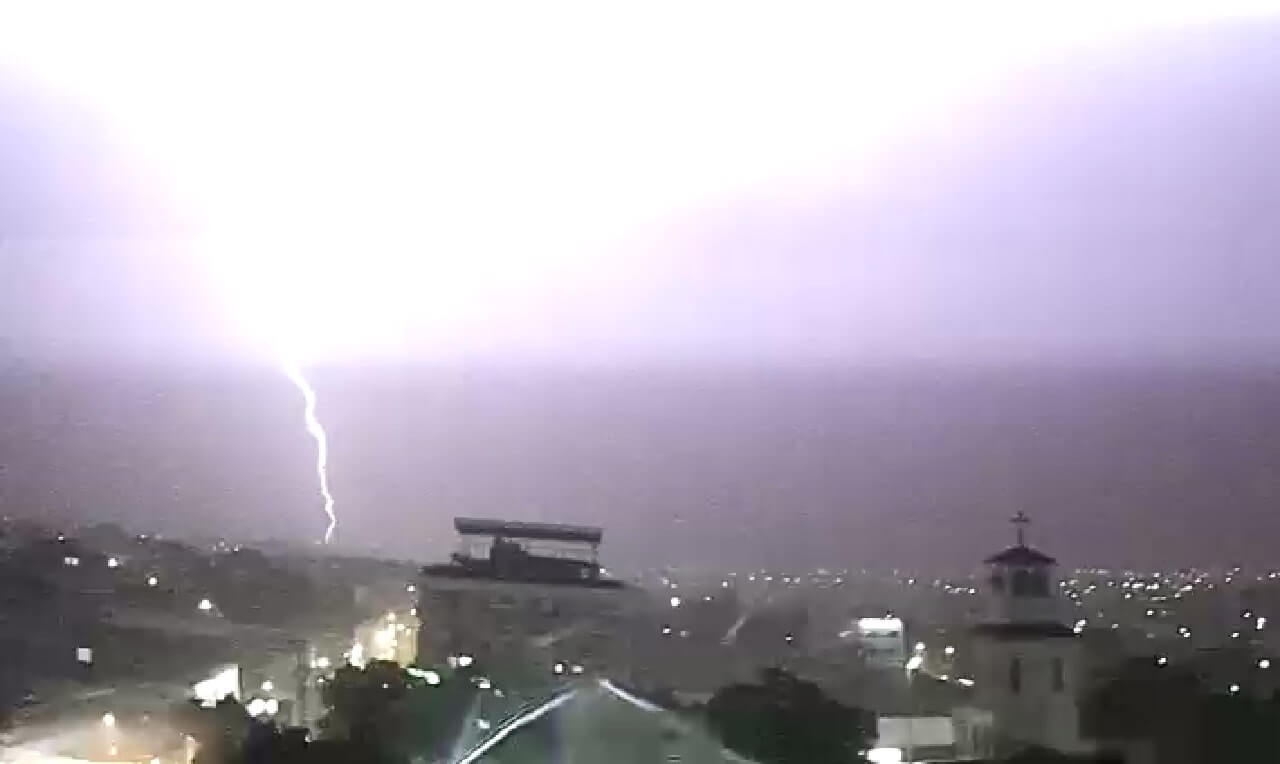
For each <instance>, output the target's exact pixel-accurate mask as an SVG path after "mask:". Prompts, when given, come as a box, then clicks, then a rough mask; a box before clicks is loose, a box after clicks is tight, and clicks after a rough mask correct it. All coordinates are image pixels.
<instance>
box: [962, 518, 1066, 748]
mask: <svg viewBox="0 0 1280 764" xmlns="http://www.w3.org/2000/svg"><path fill="white" fill-rule="evenodd" d="M1013 522H1014V523H1015V527H1016V528H1017V543H1016V544H1014V545H1013V546H1011V547H1009V548H1008V549H1005V550H1004V551H1002V552H999V553H998V554H995V555H992V556H991V557H989V558H987V560H986V567H987V577H986V580H987V589H986V592H985V596H986V603H985V604H986V615H985V617H984V620H983V622H982V623H980V624H978V625H977V626H975V627H974V630H973V643H972V646H971V649H972V651H973V656H972V657H973V677H972V679H973V698H972V701H971V703H969V704H968V705H966V706H962V707H960V708H957V709H956V711H955V715H954V716H955V724H956V747H957V753H959V754H960V755H961V756H975V757H976V756H982V757H990V756H1004V755H1008V754H1011V753H1013V752H1016V751H1017V750H1019V749H1022V748H1028V747H1032V746H1038V747H1043V748H1050V749H1053V750H1056V751H1060V752H1063V753H1085V752H1088V751H1090V750H1091V746H1090V745H1089V743H1088V742H1087V741H1085V740H1084V739H1083V738H1082V737H1081V735H1080V708H1079V695H1080V690H1081V686H1080V683H1081V679H1082V677H1081V676H1080V673H1079V672H1080V642H1079V639H1078V637H1077V636H1076V634H1075V633H1074V632H1073V631H1072V629H1071V628H1070V627H1068V626H1067V625H1066V624H1065V623H1064V622H1063V620H1062V618H1061V615H1060V610H1061V605H1062V603H1061V601H1060V600H1059V599H1058V598H1057V596H1056V593H1057V590H1058V586H1057V581H1056V579H1055V575H1054V573H1055V568H1056V566H1057V563H1056V561H1055V560H1054V559H1053V558H1052V557H1050V556H1048V555H1046V554H1044V553H1043V552H1040V551H1037V550H1035V549H1033V548H1031V547H1029V546H1027V545H1026V543H1025V538H1024V530H1023V526H1024V525H1025V524H1026V523H1027V522H1028V520H1027V518H1026V516H1025V515H1024V514H1023V513H1021V512H1019V513H1018V515H1017V516H1016V517H1015V518H1014V519H1013Z"/></svg>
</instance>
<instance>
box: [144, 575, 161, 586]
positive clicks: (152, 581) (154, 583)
mask: <svg viewBox="0 0 1280 764" xmlns="http://www.w3.org/2000/svg"><path fill="white" fill-rule="evenodd" d="M159 584H160V579H158V578H156V577H155V576H147V586H158V585H159Z"/></svg>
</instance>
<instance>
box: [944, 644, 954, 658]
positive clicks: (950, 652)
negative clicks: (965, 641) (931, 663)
mask: <svg viewBox="0 0 1280 764" xmlns="http://www.w3.org/2000/svg"><path fill="white" fill-rule="evenodd" d="M942 654H943V655H946V656H951V655H955V654H956V648H955V645H947V646H946V647H944V648H942Z"/></svg>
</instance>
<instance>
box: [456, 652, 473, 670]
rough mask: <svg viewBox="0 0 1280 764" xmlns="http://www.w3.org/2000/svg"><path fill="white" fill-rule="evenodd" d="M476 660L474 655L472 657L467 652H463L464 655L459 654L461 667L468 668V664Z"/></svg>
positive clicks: (459, 665)
mask: <svg viewBox="0 0 1280 764" xmlns="http://www.w3.org/2000/svg"><path fill="white" fill-rule="evenodd" d="M475 662H476V659H475V658H473V657H471V656H470V655H467V654H466V653H463V654H462V655H459V656H458V667H459V668H466V667H467V666H470V665H471V664H473V663H475Z"/></svg>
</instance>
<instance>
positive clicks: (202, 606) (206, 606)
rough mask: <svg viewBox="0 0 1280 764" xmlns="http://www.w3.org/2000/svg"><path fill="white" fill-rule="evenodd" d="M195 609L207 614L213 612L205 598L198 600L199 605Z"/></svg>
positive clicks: (210, 604) (211, 604) (211, 606)
mask: <svg viewBox="0 0 1280 764" xmlns="http://www.w3.org/2000/svg"><path fill="white" fill-rule="evenodd" d="M196 608H197V609H199V610H203V611H204V612H206V613H207V612H209V611H210V610H213V603H212V602H210V601H209V599H208V598H207V597H206V598H205V599H202V600H200V603H199V604H197V605H196Z"/></svg>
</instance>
